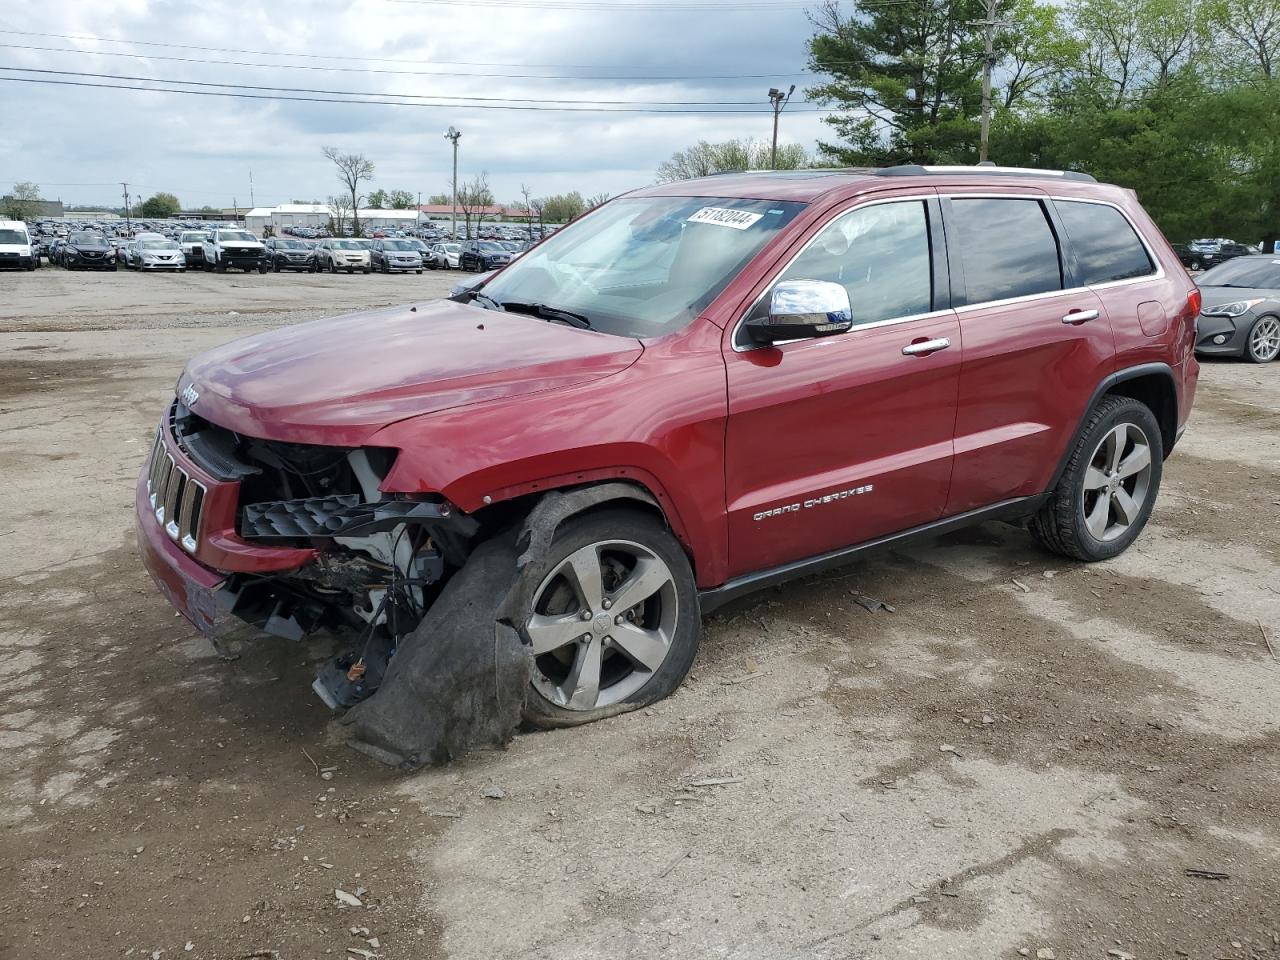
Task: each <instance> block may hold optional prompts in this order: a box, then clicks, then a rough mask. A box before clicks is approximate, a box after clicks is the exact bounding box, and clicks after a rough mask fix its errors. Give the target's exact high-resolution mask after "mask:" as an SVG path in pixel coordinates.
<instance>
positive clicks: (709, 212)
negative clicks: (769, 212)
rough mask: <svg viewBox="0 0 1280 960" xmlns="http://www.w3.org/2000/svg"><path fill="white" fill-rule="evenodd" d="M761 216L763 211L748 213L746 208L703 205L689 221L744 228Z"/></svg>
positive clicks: (736, 228) (738, 228)
mask: <svg viewBox="0 0 1280 960" xmlns="http://www.w3.org/2000/svg"><path fill="white" fill-rule="evenodd" d="M763 217H764V214H763V213H749V212H747V211H746V210H729V209H726V208H725V207H703V208H702V209H701V210H699V211H698V212H697V213H695V214H694V215H693V216H692V217H690V218H689V223H710V224H714V225H715V226H717V227H733V229H735V230H745V229H747V227H749V226H751V225H752V224H753V223H755V222H756V221H757V220H760V219H762V218H763Z"/></svg>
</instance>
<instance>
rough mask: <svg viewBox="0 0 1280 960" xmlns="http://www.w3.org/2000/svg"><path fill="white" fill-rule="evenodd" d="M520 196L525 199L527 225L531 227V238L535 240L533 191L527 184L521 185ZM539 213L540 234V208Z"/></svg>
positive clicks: (540, 231)
mask: <svg viewBox="0 0 1280 960" xmlns="http://www.w3.org/2000/svg"><path fill="white" fill-rule="evenodd" d="M520 196H521V197H523V198H524V212H525V223H526V224H528V226H529V237H530V239H532V238H533V216H534V209H533V191H532V190H530V189H529V188H528V186H526V185H525V184H523V183H522V184H520ZM537 213H538V233H539V234H541V233H542V208H541V207H539V208H538V210H537Z"/></svg>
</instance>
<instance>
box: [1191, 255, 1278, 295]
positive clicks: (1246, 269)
mask: <svg viewBox="0 0 1280 960" xmlns="http://www.w3.org/2000/svg"><path fill="white" fill-rule="evenodd" d="M1196 282H1197V283H1198V284H1199V285H1200V286H1202V287H1224V286H1232V287H1260V288H1262V289H1267V290H1280V257H1275V258H1266V257H1259V258H1257V259H1254V258H1252V257H1250V258H1249V259H1247V260H1245V259H1237V260H1228V261H1227V262H1226V263H1222V264H1219V265H1218V266H1216V267H1214V268H1213V269H1212V270H1206V271H1205V272H1204V273H1202V274H1201V275H1200V277H1199V279H1198V280H1197V281H1196Z"/></svg>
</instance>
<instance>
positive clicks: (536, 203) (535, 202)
mask: <svg viewBox="0 0 1280 960" xmlns="http://www.w3.org/2000/svg"><path fill="white" fill-rule="evenodd" d="M529 209H530V210H532V211H533V215H534V216H535V217H537V218H538V236H542V235H543V234H544V233H545V232H546V230H545V228H544V227H543V223H542V215H543V212H544V211H545V210H546V209H547V201H546V200H545V199H543V198H542V197H534V198H533V199H532V200H530V201H529Z"/></svg>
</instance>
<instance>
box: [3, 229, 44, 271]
mask: <svg viewBox="0 0 1280 960" xmlns="http://www.w3.org/2000/svg"><path fill="white" fill-rule="evenodd" d="M39 265H40V264H39V261H38V260H37V259H36V253H35V251H34V250H33V249H32V248H31V236H30V235H29V234H28V233H27V225H26V224H25V223H23V222H22V221H21V220H0V267H22V268H23V269H24V270H34V269H35V268H36V267H37V266H39Z"/></svg>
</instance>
